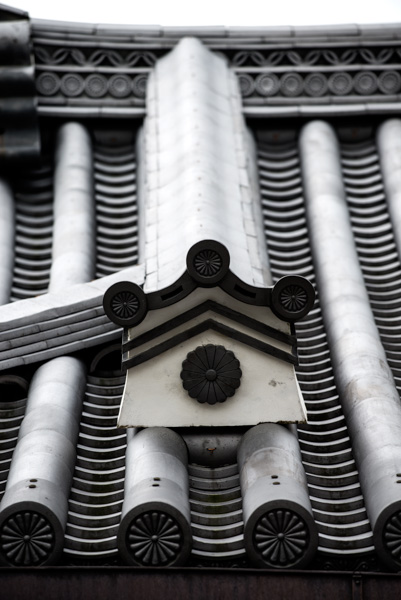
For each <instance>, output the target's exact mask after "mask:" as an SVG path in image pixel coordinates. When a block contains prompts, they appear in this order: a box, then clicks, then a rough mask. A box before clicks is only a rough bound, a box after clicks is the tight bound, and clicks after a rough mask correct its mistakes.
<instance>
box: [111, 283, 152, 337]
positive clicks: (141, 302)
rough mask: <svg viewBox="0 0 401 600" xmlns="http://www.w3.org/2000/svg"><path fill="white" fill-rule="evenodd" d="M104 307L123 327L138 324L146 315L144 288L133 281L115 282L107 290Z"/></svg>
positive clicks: (117, 323)
mask: <svg viewBox="0 0 401 600" xmlns="http://www.w3.org/2000/svg"><path fill="white" fill-rule="evenodd" d="M103 308H104V312H105V313H106V315H107V316H108V317H109V319H110V321H113V323H116V325H120V326H122V327H133V326H134V325H138V323H140V322H141V321H142V320H143V319H144V318H145V316H146V313H147V301H146V296H145V293H144V292H143V290H142V289H141V288H140V287H139V286H138V285H136V284H135V283H132V282H131V281H120V282H118V283H115V284H114V285H112V286H111V287H109V289H108V290H107V291H106V293H105V295H104V298H103Z"/></svg>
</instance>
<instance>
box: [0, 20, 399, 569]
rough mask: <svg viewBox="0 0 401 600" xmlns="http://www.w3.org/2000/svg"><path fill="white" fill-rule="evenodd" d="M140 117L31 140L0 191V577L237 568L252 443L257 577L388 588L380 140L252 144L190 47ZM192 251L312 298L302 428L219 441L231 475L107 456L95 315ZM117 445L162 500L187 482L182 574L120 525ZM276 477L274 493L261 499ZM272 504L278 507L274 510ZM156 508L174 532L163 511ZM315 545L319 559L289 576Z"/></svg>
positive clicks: (130, 474)
mask: <svg viewBox="0 0 401 600" xmlns="http://www.w3.org/2000/svg"><path fill="white" fill-rule="evenodd" d="M41 27H42V29H43V27H44V29H43V31H45V30H46V27H45V26H44V25H43V24H40V23H37V24H36V25H35V28H36V29H35V32H36V35H37V36H39V33H40V32H41V31H42V30H41ZM49 27H50V26H49ZM52 27H53V29H52V31H56V30H57V27H56V26H55V25H54V24H53V25H52ZM50 29H51V27H50ZM397 31H398V30H397ZM46 32H47V33H46V35H48V30H46ZM92 33H93V32H92V30H91V31H88V32H84V31H82V32H77V30H75V34H74V35H76V36H78V37H79V36H80V35H82V36H85V35H87V34H92ZM167 33H168V32H167ZM170 33H171V35H172V33H173V32H170ZM186 33H188V32H186ZM193 33H194V32H193ZM242 33H243V34H244V35H245V33H246V35H248V32H247V31H246V32H244V31H243V32H242ZM276 33H277V35H278V32H276ZM307 33H308V36H309V37H310V38H311V39H312V38H313V35H312V32H311V31H308V32H307ZM345 33H346V32H345ZM345 33H344V31H343V32H342V34H344V35H345ZM348 33H349V34H350V35H351V36H352V35H354V33H355V32H354V31H350V32H348ZM371 33H372V35H373V33H374V32H371ZM106 34H107V32H104V31H103V32H102V35H106ZM236 34H237V35H239V34H240V32H239V31H237V32H236ZM268 34H269V35H270V32H267V33H266V32H262V33H261V35H264V36H265V35H268ZM342 34H341V35H342ZM368 34H369V32H367V31H364V32H361V35H362V36H364V35H368ZM119 35H122V34H121V32H120V33H119ZM130 35H131V34H130ZM142 35H143V32H142ZM174 35H180V34H177V32H174ZM207 35H208V36H210V37H211V38H212V37H213V36H212V32H211V31H208V32H207ZM216 35H217V33H216ZM219 35H220V33H219ZM224 35H226V34H224ZM249 35H250V34H249ZM254 35H255V34H253V38H252V39H253V40H254V39H255V38H254ZM280 35H282V36H284V37H283V39H284V38H285V32H280ZM291 35H292V34H291ZM332 35H333V36H335V37H336V39H337V38H338V35H339V34H338V32H333V33H328V39H332V38H331V36H332ZM341 35H340V37H341ZM358 35H359V33H358ZM166 36H167V37H169V36H168V35H167V34H166ZM228 37H230V36H228ZM395 37H396V30H395V29H394V31H393V30H391V31H390V33H389V39H391V40H395ZM337 41H338V39H337ZM315 42H316V40H315ZM174 43H175V41H174ZM194 62H195V63H196V64H197V66H196V69H194V71H193V73H194V79H195V81H193V82H192V81H191V69H192V66H193V64H194ZM213 72H215V73H216V77H215V78H213V77H212V78H211V80H210V73H213ZM171 73H172V74H171ZM206 74H208V75H209V77H207V76H206ZM192 112H197V113H198V117H197V119H196V120H193V118H192V116H191V117H190V116H189V115H191V114H192ZM147 113H148V116H147V119H146V121H145V123H144V127H143V130H142V131H141V132H140V133H139V134H138V135H137V134H136V131H135V132H134V133H132V134H131V133H129V134H127V132H126V131H124V128H123V127H121V126H118V127H116V125H115V123H113V124H110V122H109V121H108V122H105V124H104V125H102V127H99V125H98V123H96V122H94V121H90V120H89V121H85V120H83V121H82V122H72V121H67V122H66V123H64V124H61V125H60V124H58V123H57V124H56V125H54V124H53V123H50V122H46V123H45V124H44V125H43V127H48V136H49V139H50V141H49V142H48V147H47V148H46V150H47V158H44V159H43V161H42V164H41V165H40V166H38V167H37V168H33V169H32V168H30V169H29V170H28V169H25V168H23V169H19V171H18V172H17V171H15V170H14V171H10V172H9V173H4V174H3V176H2V190H3V192H2V205H3V206H4V210H2V212H1V217H0V233H1V231H3V232H4V233H3V234H2V235H1V236H0V240H1V242H0V243H1V244H2V257H3V258H2V267H3V268H2V270H1V271H0V275H1V276H0V285H1V288H0V292H1V298H2V302H3V304H4V306H2V307H0V366H1V368H2V374H1V375H0V389H1V390H4V391H2V392H1V394H2V395H1V399H0V411H1V414H0V460H1V463H2V466H1V467H0V470H1V472H2V482H1V493H2V495H3V500H2V503H1V504H0V555H1V558H2V560H3V562H4V563H5V564H12V565H16V566H21V565H31V564H33V565H36V564H43V563H44V564H46V562H47V561H48V560H49V561H50V562H51V561H52V560H56V561H57V562H58V563H60V564H95V565H98V564H115V563H125V562H128V563H130V562H134V563H135V564H142V565H145V566H146V565H152V564H153V565H154V564H168V563H169V561H170V562H171V561H174V560H176V557H177V553H178V554H179V553H180V552H181V550H182V548H184V550H185V552H184V550H182V552H183V553H184V554H185V553H186V558H187V561H188V563H189V564H192V565H199V564H200V565H216V566H221V565H239V566H246V565H248V564H249V561H250V559H252V558H253V555H252V552H253V550H252V552H251V553H250V552H249V546H247V543H248V542H247V541H246V539H244V528H243V526H244V522H245V525H246V521H247V519H248V513H249V511H250V509H249V504H250V500H249V498H250V497H251V495H252V494H251V492H249V490H248V487H246V486H247V484H245V483H244V481H246V477H245V475H244V473H245V471H246V469H248V468H249V465H250V464H252V460H254V454H253V450H252V448H254V447H255V446H254V445H255V444H256V441H255V440H256V439H262V438H264V439H265V440H266V441H265V444H266V447H265V448H264V449H263V452H265V454H264V456H266V457H267V456H270V458H269V459H267V458H266V460H265V463H266V464H267V463H268V461H269V460H270V461H271V465H272V466H271V468H272V469H276V468H277V473H278V474H277V475H276V471H274V470H273V471H271V472H272V473H274V474H272V475H270V471H269V479H271V480H272V481H271V482H270V483H271V488H269V489H271V495H272V497H273V496H274V498H276V497H277V498H278V499H279V502H281V504H279V505H277V506H278V508H277V506H276V505H275V508H274V509H273V508H272V509H271V510H269V512H267V513H266V514H265V515H264V516H263V518H264V519H265V520H264V521H263V519H262V520H261V521H258V524H257V525H256V526H255V527H256V528H258V527H259V529H258V530H257V531H258V532H259V533H256V534H255V535H256V538H255V540H256V541H255V542H254V545H255V548H256V550H255V552H256V553H257V552H259V555H258V556H256V555H255V556H256V559H257V560H256V562H258V561H259V564H261V565H262V566H269V567H279V568H283V567H291V566H294V565H295V566H296V565H301V566H306V563H307V564H309V565H310V564H312V565H315V566H318V567H327V568H346V569H352V570H353V569H356V568H361V567H362V566H363V565H365V566H366V565H368V566H369V567H373V568H376V569H379V568H396V569H397V568H399V565H400V554H399V548H400V546H401V533H400V532H401V518H400V514H401V513H400V510H401V485H400V482H401V455H400V453H401V448H400V439H401V436H400V433H401V431H400V428H401V412H400V411H401V409H400V403H399V381H400V373H399V360H400V357H399V343H398V333H399V332H398V329H399V311H400V306H399V284H400V262H399V258H398V257H399V253H400V251H401V250H400V242H399V240H400V239H401V237H400V236H401V233H400V231H401V226H400V223H399V210H400V209H399V198H398V196H399V181H400V177H401V175H400V173H401V170H400V164H401V154H400V147H399V138H400V132H401V121H400V120H398V119H387V118H383V119H381V120H380V121H377V120H375V121H374V122H372V123H369V124H368V125H366V123H365V124H364V127H359V126H358V125H355V124H354V125H353V127H348V124H347V123H343V122H342V121H338V122H336V121H332V122H325V121H322V120H313V119H311V120H310V121H309V122H306V123H305V122H302V123H298V122H297V123H291V126H289V125H288V122H283V121H281V122H279V123H274V125H273V126H272V124H271V123H270V122H269V121H267V120H266V121H257V122H255V123H254V124H252V131H251V129H250V128H246V127H245V124H244V122H243V117H242V114H241V107H240V99H239V93H238V87H237V83H236V81H235V78H234V77H233V76H232V72H231V71H230V70H229V69H228V68H227V66H226V64H225V61H224V60H223V59H222V58H221V57H218V56H215V55H213V54H212V53H211V52H210V51H209V50H207V49H205V47H204V46H202V44H201V43H200V42H199V40H196V39H184V40H183V41H181V42H180V44H179V45H178V46H177V48H176V49H175V50H174V51H173V52H172V53H170V54H169V55H167V56H166V57H164V58H162V59H160V61H159V62H157V63H156V68H155V70H154V71H153V72H152V75H151V77H150V81H149V96H148V108H147ZM166 115H167V116H166ZM199 115H200V116H199ZM131 126H132V124H131V122H129V121H127V122H126V127H131ZM273 127H274V131H273ZM197 144H198V146H197ZM198 147H199V150H198ZM137 161H138V165H139V173H138V181H139V184H138V190H137V187H136V179H137V177H136V163H137ZM194 161H195V162H194ZM197 161H198V162H197ZM198 164H199V165H200V166H198ZM152 174H153V176H152ZM257 175H258V180H259V181H258V182H257V180H256V176H257ZM202 177H205V178H206V184H204V183H199V181H200V178H202ZM170 180H171V182H173V183H172V188H171V189H170V188H169V185H170ZM210 181H213V182H215V185H213V186H211V185H209V182H210ZM167 188H168V189H167ZM166 189H167V192H168V193H167V192H166ZM163 194H164V195H163ZM196 194H203V196H202V197H201V200H199V201H195V200H194V197H195V196H196ZM137 195H138V206H139V216H137ZM153 200H154V204H152V201H153ZM198 209H199V210H198ZM182 215H184V217H182ZM152 219H153V221H152ZM177 223H180V229H179V231H178V232H177V229H176V226H177ZM202 228H204V230H203V231H204V232H205V233H203V232H201V233H200V230H201V229H202ZM177 233H178V235H177ZM250 238H252V241H251V242H250ZM202 239H216V240H217V241H222V242H223V243H224V244H225V245H226V247H227V248H228V249H229V252H230V255H231V261H232V269H233V271H234V272H236V274H237V275H238V276H239V277H241V278H242V279H243V280H244V281H246V282H248V283H250V284H253V285H257V286H260V287H266V286H268V285H270V282H271V281H273V282H275V281H277V280H278V279H280V278H281V277H282V276H284V275H290V274H298V275H302V276H304V277H307V278H308V279H309V280H310V281H312V283H313V284H314V285H315V287H316V290H317V292H318V298H317V301H316V304H315V306H314V308H313V310H312V311H311V312H310V313H309V315H308V316H306V317H305V318H304V319H303V320H301V321H300V322H298V323H297V324H296V326H295V327H296V335H297V342H298V356H299V365H298V366H297V367H296V370H297V376H298V381H299V384H300V387H301V390H302V393H303V396H304V400H305V402H306V406H307V409H308V423H307V424H300V425H298V427H297V428H295V426H288V427H287V426H285V425H278V424H268V425H261V426H257V427H256V428H255V430H254V431H253V432H252V429H251V430H249V431H248V432H247V434H246V435H245V437H243V438H242V432H240V434H238V435H239V437H237V438H236V439H235V440H234V442H233V441H232V440H231V442H230V443H232V444H235V446H236V445H237V443H238V441H239V439H242V441H241V446H240V453H239V464H238V465H237V463H236V462H235V458H234V460H231V461H228V462H230V464H226V465H224V466H219V467H217V468H213V467H211V466H210V465H207V464H204V465H198V464H189V465H187V464H186V458H185V457H184V454H185V453H184V454H183V453H182V447H181V446H182V440H181V438H180V437H179V436H178V434H177V433H174V434H173V432H171V431H170V433H165V432H166V431H167V430H165V432H164V433H163V432H162V433H160V440H161V444H162V446H161V447H162V448H163V450H160V449H159V450H157V435H156V437H155V436H154V432H153V430H152V428H151V429H149V430H145V431H141V432H139V433H138V432H136V431H134V432H129V433H128V435H127V433H126V431H125V430H121V429H118V428H117V413H118V407H119V405H120V402H121V396H122V393H123V384H124V380H125V377H124V376H123V375H122V374H121V372H120V370H119V369H120V367H119V363H118V360H117V361H116V356H117V357H118V358H119V354H120V349H119V346H116V344H115V343H114V342H115V340H119V338H120V334H121V331H119V330H118V329H117V328H116V327H115V325H113V324H112V323H110V322H109V321H108V319H107V318H106V316H105V315H104V312H103V308H102V297H103V293H104V292H105V291H106V289H107V288H108V287H109V286H110V284H111V283H114V282H116V281H124V280H128V281H134V282H135V283H137V284H138V285H143V284H145V290H146V291H148V290H147V288H149V290H151V291H153V290H157V289H160V288H163V287H165V286H167V285H169V284H171V283H173V282H174V281H176V280H177V278H179V277H180V275H182V273H183V270H184V269H185V256H186V253H187V251H188V249H189V248H190V247H191V245H192V244H193V243H194V242H197V241H200V240H202ZM14 240H15V244H14ZM3 246H4V250H3ZM14 246H15V251H14ZM164 268H165V269H166V273H164V272H163V269H164ZM110 344H111V345H110ZM72 354H73V356H72ZM38 365H39V366H38ZM26 397H28V401H27V402H26ZM24 415H25V416H24ZM146 431H148V433H146ZM18 435H19V437H18ZM185 435H189V436H190V435H191V433H189V434H188V433H186V434H185ZM185 435H184V434H183V436H184V439H185ZM146 436H148V437H146ZM152 436H153V437H152ZM234 438H235V435H234ZM135 440H144V441H143V447H146V444H149V445H150V447H151V448H153V450H152V452H153V454H154V456H153V458H152V459H149V458H147V459H146V460H149V461H151V460H154V463H153V464H156V465H159V464H161V463H158V462H157V461H163V460H165V461H166V464H168V465H170V466H171V472H170V474H169V472H168V469H167V473H166V479H168V486H170V487H169V490H170V491H169V493H170V494H171V495H172V497H175V496H174V494H177V493H178V492H177V490H178V489H180V490H182V489H184V488H185V485H188V483H186V482H188V481H189V498H188V500H189V504H188V507H187V509H185V510H188V513H189V507H190V509H191V515H190V517H188V515H187V517H186V518H187V521H188V519H189V518H190V521H191V527H192V553H191V555H190V557H189V558H188V556H187V555H188V552H189V545H188V544H189V541H188V539H187V538H188V535H187V534H186V535H187V537H186V538H185V535H184V538H185V540H184V542H183V540H182V539H180V537H179V536H180V533H179V530H178V533H177V530H176V529H175V527H176V523H175V522H174V519H173V520H172V521H169V518H170V517H167V518H166V517H165V515H164V514H163V512H160V511H159V509H156V508H154V506H153V505H151V508H150V512H148V513H147V516H146V518H145V517H143V520H141V519H138V517H137V516H136V517H135V519H134V520H133V521H132V522H131V521H130V515H131V514H134V513H135V510H136V508H135V506H132V503H133V502H134V500H133V497H134V495H135V494H134V493H133V492H132V490H133V489H134V490H135V489H136V488H135V486H137V487H138V489H142V488H143V485H144V484H143V481H144V480H143V479H141V477H143V476H142V475H141V473H140V472H139V471H140V468H139V467H138V469H137V470H136V468H137V465H139V464H140V461H141V460H142V454H141V452H143V449H142V450H141V442H140V441H139V442H138V441H135ZM179 440H181V441H179ZM152 444H153V446H152ZM180 444H181V446H180ZM269 444H270V446H269ZM127 448H128V451H127ZM154 448H156V450H155V449H154ZM13 452H14V454H13ZM269 452H270V455H269ZM234 454H235V453H234ZM163 456H164V458H163ZM247 461H249V462H247ZM149 464H151V462H150V463H149ZM172 465H174V467H173V466H172ZM267 467H269V465H268V464H267ZM258 468H259V467H258ZM262 472H263V469H262V471H260V473H261V474H262ZM280 477H282V482H283V483H282V487H281V488H278V487H274V488H273V485H277V484H280V483H281V482H280V481H275V480H276V479H279V478H280ZM286 478H287V479H288V481H287V479H286ZM250 479H252V478H251V477H250ZM261 479H263V478H262V477H261ZM7 480H8V484H7V491H6V492H5V494H4V490H5V488H6V482H7ZM157 481H159V478H158V477H154V478H153V483H152V484H151V486H154V487H158V486H159V484H158V483H155V482H157ZM124 485H125V491H124ZM250 487H251V486H250ZM174 490H175V491H174ZM280 490H284V491H283V492H280ZM286 490H288V497H287V498H284V500H283V498H282V497H280V496H279V495H278V496H277V494H279V493H283V494H284V496H285V494H286V493H287V491H286ZM293 490H295V491H293ZM141 493H142V492H141ZM143 493H144V494H145V496H146V494H148V495H149V493H150V492H149V490H148V489H147V491H146V490H145V491H144V492H143ZM297 494H298V496H297ZM247 495H248V496H247ZM246 496H247V497H248V500H246V501H245V500H244V498H245V497H246ZM146 497H148V496H146ZM176 497H177V498H178V501H177V511H178V512H179V509H180V503H182V502H184V500H183V494H182V493H181V492H180V494H178V496H176ZM295 497H298V500H299V506H300V507H301V508H299V511H298V512H297V511H296V510H295V509H294V502H295V501H294V498H295ZM243 501H244V504H243ZM295 504H296V502H295ZM308 507H309V508H308ZM243 509H244V512H243ZM185 510H184V512H185ZM294 510H295V512H294ZM152 511H153V512H152ZM308 511H309V512H308ZM135 514H136V513H135ZM174 515H176V513H174ZM177 519H178V522H179V525H180V526H181V528H182V530H183V531H186V529H185V527H186V524H185V523H186V521H185V519H184V518H183V520H182V521H179V518H178V517H177ZM120 525H121V526H120ZM152 528H153V529H152ZM280 528H281V529H280ZM155 531H157V535H156V534H155ZM283 531H284V533H283ZM152 532H153V533H152ZM166 532H167V533H166ZM314 532H317V534H318V549H317V553H316V555H315V556H309V555H308V552H307V549H308V548H312V549H313V553H314V547H313V544H314V535H315V533H314ZM152 535H156V537H157V536H159V538H160V539H162V541H161V542H160V544H159V545H158V546H157V549H156V550H155V551H154V554H152V553H149V552H148V550H146V548H147V546H146V544H148V542H147V541H146V540H147V539H148V538H149V536H152ZM258 535H259V536H260V537H259V538H258V537H257V536H258ZM163 536H164V537H163ZM166 536H167V537H166ZM279 536H284V537H279ZM285 536H287V538H286V540H287V541H283V540H284V538H285ZM245 537H246V536H245ZM144 540H145V541H144ZM166 540H167V542H166ZM258 548H259V550H257V549H258ZM313 553H312V554H313ZM260 555H262V558H260ZM305 556H307V561H306V558H305ZM177 560H181V559H180V557H178V558H177ZM157 561H159V562H157ZM303 561H304V562H303ZM305 561H306V562H305ZM310 561H312V562H310Z"/></svg>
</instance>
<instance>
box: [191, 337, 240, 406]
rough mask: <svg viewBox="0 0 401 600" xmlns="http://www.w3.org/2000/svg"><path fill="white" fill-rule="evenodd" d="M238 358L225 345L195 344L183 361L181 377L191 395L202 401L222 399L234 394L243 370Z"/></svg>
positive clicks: (210, 401) (212, 402)
mask: <svg viewBox="0 0 401 600" xmlns="http://www.w3.org/2000/svg"><path fill="white" fill-rule="evenodd" d="M239 366H240V365H239V360H237V359H236V358H235V355H234V353H233V352H231V351H230V350H226V349H225V348H224V346H214V345H213V344H207V345H206V346H198V347H197V348H196V349H195V350H194V351H193V352H189V353H188V355H187V358H186V360H184V362H183V363H182V371H181V379H182V384H183V386H184V389H185V390H187V392H188V394H189V395H190V397H191V398H196V400H197V401H198V402H200V403H201V404H204V403H205V402H207V403H208V404H216V403H218V402H224V401H225V400H226V399H227V398H228V397H231V396H234V394H235V391H236V390H237V388H238V387H239V385H240V381H241V376H242V371H241V369H240V368H239Z"/></svg>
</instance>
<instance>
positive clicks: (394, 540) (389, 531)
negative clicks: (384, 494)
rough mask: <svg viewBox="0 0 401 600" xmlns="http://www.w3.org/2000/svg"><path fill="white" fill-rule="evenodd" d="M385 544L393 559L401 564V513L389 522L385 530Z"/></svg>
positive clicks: (396, 514) (394, 515) (393, 516)
mask: <svg viewBox="0 0 401 600" xmlns="http://www.w3.org/2000/svg"><path fill="white" fill-rule="evenodd" d="M383 543H384V547H385V549H386V550H387V552H388V553H389V555H390V556H391V558H392V559H393V560H394V561H395V562H396V563H397V564H398V565H399V564H401V511H398V512H396V513H395V514H393V515H392V516H391V517H390V518H389V519H388V520H387V522H386V524H385V526H384V528H383Z"/></svg>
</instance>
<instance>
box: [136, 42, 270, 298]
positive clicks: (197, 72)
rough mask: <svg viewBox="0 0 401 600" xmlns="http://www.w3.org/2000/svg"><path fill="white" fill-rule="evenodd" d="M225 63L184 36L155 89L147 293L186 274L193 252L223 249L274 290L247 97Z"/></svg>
mask: <svg viewBox="0 0 401 600" xmlns="http://www.w3.org/2000/svg"><path fill="white" fill-rule="evenodd" d="M233 77H234V76H233V74H232V73H231V72H230V70H229V69H228V67H227V64H226V61H225V60H224V59H223V58H221V57H219V56H217V55H214V54H213V53H212V52H210V51H209V50H207V49H206V48H205V47H204V46H203V45H202V44H201V43H200V42H199V41H198V40H196V39H192V38H184V39H183V40H182V41H181V42H180V43H179V44H178V45H177V46H176V48H175V49H174V50H173V51H172V52H170V53H169V54H168V55H167V56H165V57H164V58H162V59H161V60H160V61H159V62H158V63H157V64H156V67H155V70H154V72H153V73H152V74H151V76H150V79H149V84H148V117H147V119H146V123H145V129H144V146H143V147H144V151H145V161H144V171H145V172H144V175H143V177H144V187H143V192H144V194H145V198H146V202H142V206H143V205H145V211H146V215H145V217H144V220H145V235H146V240H145V260H146V265H147V266H146V270H147V283H146V287H145V289H146V291H151V290H152V289H156V288H160V287H165V286H167V285H169V284H171V283H173V282H174V281H176V280H177V278H178V277H179V276H180V275H181V274H182V273H183V272H184V270H185V266H186V265H185V258H186V254H187V252H188V250H189V249H190V248H191V246H192V245H193V244H194V243H196V242H198V241H201V240H205V239H214V240H217V241H219V242H222V243H223V244H224V245H225V246H226V247H227V249H228V250H229V252H230V255H231V269H232V270H233V271H234V272H235V274H236V275H238V277H240V278H241V279H242V280H244V281H246V282H247V283H250V284H252V285H258V286H263V285H269V284H270V275H269V273H268V266H267V252H266V248H265V243H264V240H263V236H262V234H261V233H262V232H261V231H260V232H259V231H258V228H260V227H261V222H262V219H261V214H259V215H256V211H260V204H259V195H258V184H257V175H256V168H255V167H254V166H250V164H249V163H250V162H251V161H252V160H254V154H253V153H250V151H249V150H250V142H249V135H248V133H247V132H246V128H245V124H244V121H243V117H242V115H241V106H240V96H239V92H238V88H237V84H236V82H234V79H233Z"/></svg>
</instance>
